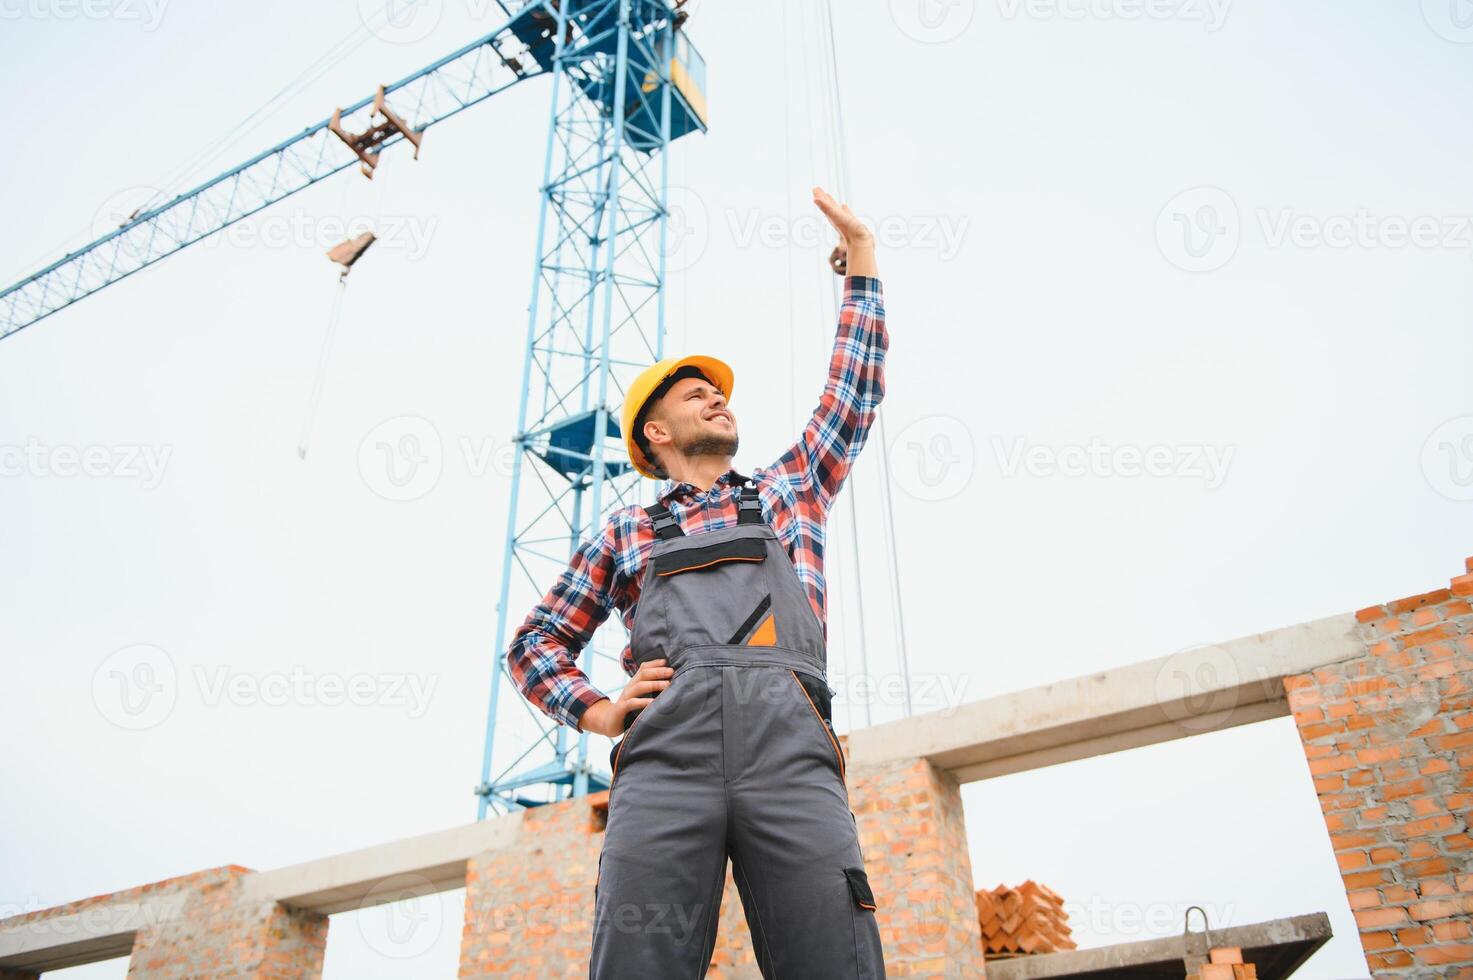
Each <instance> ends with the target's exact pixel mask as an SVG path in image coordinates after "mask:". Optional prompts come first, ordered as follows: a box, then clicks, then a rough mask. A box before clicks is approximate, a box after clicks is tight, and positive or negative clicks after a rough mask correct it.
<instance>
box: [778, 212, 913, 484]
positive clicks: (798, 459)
mask: <svg viewBox="0 0 1473 980" xmlns="http://www.w3.org/2000/svg"><path fill="white" fill-rule="evenodd" d="M813 190H814V197H813V200H814V203H815V204H817V205H818V207H819V209H820V210H821V211H823V213H824V215H825V216H826V217H827V218H828V219H829V222H830V223H831V224H832V225H833V226H834V229H835V231H837V232H838V233H839V237H840V242H839V249H840V253H841V255H842V256H843V257H844V259H845V260H846V261H847V270H846V271H847V274H846V275H845V277H844V293H843V297H842V299H841V301H840V303H839V327H838V331H837V334H836V336H835V337H834V349H833V353H832V354H831V355H830V357H829V371H828V379H827V380H826V381H825V383H824V388H823V394H822V395H821V396H820V398H819V401H818V407H817V408H816V409H814V411H813V415H812V416H811V417H810V418H809V420H808V423H807V424H806V425H805V426H804V427H803V432H802V434H801V435H800V436H799V437H798V441H797V442H795V443H794V444H793V445H792V446H791V447H790V448H789V449H788V451H787V452H785V453H783V455H782V456H780V457H779V458H778V460H777V462H776V463H775V464H774V466H773V468H774V470H776V471H777V472H779V473H780V474H782V475H783V476H784V477H786V478H787V480H788V481H789V482H790V483H791V484H793V487H794V489H795V490H796V491H797V493H798V494H799V495H802V496H806V497H807V498H808V499H810V500H813V501H815V502H816V503H817V504H818V505H819V507H820V509H821V510H823V511H827V510H828V509H829V506H830V504H831V503H832V502H833V499H834V497H835V496H836V495H837V494H838V492H839V489H840V488H841V487H842V486H843V485H844V481H845V480H846V479H847V478H848V476H849V471H850V469H851V468H852V467H853V465H854V460H855V459H856V458H857V457H858V456H859V451H860V450H861V449H863V448H864V444H865V441H866V439H867V438H868V436H869V430H870V426H871V425H872V424H873V423H874V419H875V412H876V410H877V409H878V407H879V404H880V401H881V400H882V399H883V398H884V397H885V352H886V351H887V350H888V349H889V346H890V338H889V334H888V333H887V332H886V329H885V303H884V295H883V293H882V291H881V288H880V280H879V278H878V275H879V270H878V266H877V264H876V262H875V243H874V236H873V235H872V234H871V233H870V231H869V229H868V228H866V227H865V226H864V224H863V223H862V222H861V221H860V220H859V219H858V218H856V217H855V216H854V214H853V212H851V211H850V210H849V206H848V205H842V204H838V203H837V202H835V201H834V199H833V198H832V197H830V196H829V195H828V194H827V193H825V192H824V191H823V189H822V188H818V187H815V188H814V189H813Z"/></svg>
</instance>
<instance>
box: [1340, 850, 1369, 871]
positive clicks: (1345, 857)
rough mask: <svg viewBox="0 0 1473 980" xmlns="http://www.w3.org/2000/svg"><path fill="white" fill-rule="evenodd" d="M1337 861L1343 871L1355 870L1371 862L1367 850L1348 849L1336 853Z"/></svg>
mask: <svg viewBox="0 0 1473 980" xmlns="http://www.w3.org/2000/svg"><path fill="white" fill-rule="evenodd" d="M1335 862H1336V863H1337V864H1339V865H1340V870H1341V871H1354V870H1355V869H1356V868H1364V867H1365V866H1366V865H1367V864H1369V863H1370V859H1369V858H1368V857H1367V856H1366V852H1365V851H1347V852H1345V853H1344V854H1336V855H1335Z"/></svg>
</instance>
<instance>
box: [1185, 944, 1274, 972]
mask: <svg viewBox="0 0 1473 980" xmlns="http://www.w3.org/2000/svg"><path fill="white" fill-rule="evenodd" d="M1207 957H1208V962H1206V963H1203V964H1202V965H1201V966H1200V967H1198V968H1197V969H1196V970H1195V971H1194V972H1192V973H1188V974H1187V980H1258V967H1256V966H1254V965H1253V964H1252V963H1244V962H1243V951H1242V949H1240V948H1238V947H1237V946H1221V947H1218V948H1217V949H1214V950H1212V951H1210V952H1209V953H1208V954H1207Z"/></svg>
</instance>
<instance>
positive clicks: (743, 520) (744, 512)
mask: <svg viewBox="0 0 1473 980" xmlns="http://www.w3.org/2000/svg"><path fill="white" fill-rule="evenodd" d="M739 506H740V508H741V509H740V510H739V511H738V512H737V523H738V524H761V523H762V522H763V517H762V500H761V498H759V497H758V496H757V487H756V486H755V485H754V484H751V483H744V484H742V499H741V503H740V505H739Z"/></svg>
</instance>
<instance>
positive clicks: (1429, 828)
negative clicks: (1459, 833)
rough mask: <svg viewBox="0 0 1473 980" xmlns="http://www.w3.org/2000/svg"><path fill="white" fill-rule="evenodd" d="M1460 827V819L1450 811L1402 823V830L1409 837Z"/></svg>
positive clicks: (1440, 832)
mask: <svg viewBox="0 0 1473 980" xmlns="http://www.w3.org/2000/svg"><path fill="white" fill-rule="evenodd" d="M1458 829H1459V821H1458V819H1457V818H1456V817H1454V816H1453V815H1452V814H1449V813H1442V814H1438V815H1437V816H1435V817H1426V818H1424V819H1422V820H1411V821H1408V822H1407V823H1405V824H1402V826H1401V830H1400V832H1401V833H1402V834H1405V835H1406V836H1407V837H1423V836H1426V835H1429V834H1445V833H1449V832H1451V831H1454V830H1458Z"/></svg>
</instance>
